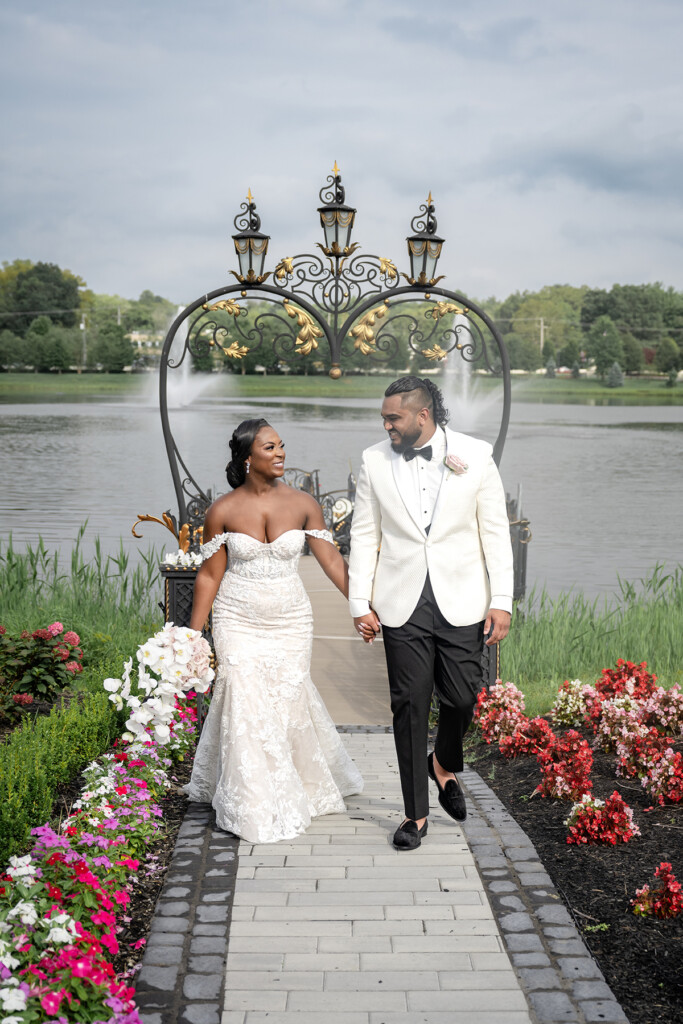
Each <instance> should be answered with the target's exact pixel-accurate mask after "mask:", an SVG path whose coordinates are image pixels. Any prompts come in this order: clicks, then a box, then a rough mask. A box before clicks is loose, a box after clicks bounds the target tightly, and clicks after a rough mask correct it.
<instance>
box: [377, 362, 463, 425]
mask: <svg viewBox="0 0 683 1024" xmlns="http://www.w3.org/2000/svg"><path fill="white" fill-rule="evenodd" d="M414 391H417V392H419V394H418V395H416V398H417V399H418V401H419V402H420V403H421V408H423V409H429V411H430V413H431V414H432V419H433V420H434V422H435V423H436V424H438V426H440V427H445V426H446V424H447V423H448V409H446V408H444V404H443V395H442V394H441V392H440V391H439V389H438V388H437V386H436V384H434V383H433V382H432V381H431V380H429V378H428V377H415V376H414V375H413V374H409V375H408V376H407V377H399V378H398V380H395V381H393V382H392V383H391V384H390V385H389V387H388V388H387V389H386V391H385V392H384V397H385V398H389V397H390V396H391V395H408V394H411V393H412V392H414ZM404 401H405V399H401V404H403V403H404Z"/></svg>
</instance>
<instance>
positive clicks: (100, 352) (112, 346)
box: [93, 323, 133, 373]
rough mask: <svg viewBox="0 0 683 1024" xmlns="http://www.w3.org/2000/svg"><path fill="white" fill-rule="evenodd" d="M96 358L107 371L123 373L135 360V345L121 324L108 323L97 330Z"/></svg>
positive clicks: (94, 348) (94, 347)
mask: <svg viewBox="0 0 683 1024" xmlns="http://www.w3.org/2000/svg"><path fill="white" fill-rule="evenodd" d="M93 350H94V358H95V360H96V361H97V362H98V363H99V364H100V365H101V366H102V369H103V370H105V371H106V372H107V373H122V372H123V368H124V366H128V365H130V363H132V361H133V346H132V345H131V343H130V339H129V338H127V337H126V332H125V331H124V329H123V327H122V326H119V324H114V323H110V324H106V325H105V326H104V327H101V328H100V330H99V331H98V332H97V338H96V340H95V344H94V346H93Z"/></svg>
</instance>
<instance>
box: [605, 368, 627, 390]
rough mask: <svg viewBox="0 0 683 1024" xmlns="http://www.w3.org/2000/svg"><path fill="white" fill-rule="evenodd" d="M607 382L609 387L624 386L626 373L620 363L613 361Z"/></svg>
mask: <svg viewBox="0 0 683 1024" xmlns="http://www.w3.org/2000/svg"><path fill="white" fill-rule="evenodd" d="M605 383H606V384H607V387H608V388H623V386H624V374H623V373H622V370H621V367H620V366H619V363H612V365H611V366H610V368H609V373H608V374H607V380H606V382H605Z"/></svg>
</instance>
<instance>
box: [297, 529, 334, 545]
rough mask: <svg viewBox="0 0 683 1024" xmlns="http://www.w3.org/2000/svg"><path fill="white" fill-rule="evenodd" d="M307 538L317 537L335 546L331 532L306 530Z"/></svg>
mask: <svg viewBox="0 0 683 1024" xmlns="http://www.w3.org/2000/svg"><path fill="white" fill-rule="evenodd" d="M304 533H305V534H306V536H307V537H316V538H317V539H318V540H326V541H327V542H328V543H329V544H334V537H333V536H332V534H331V533H330V531H329V530H304Z"/></svg>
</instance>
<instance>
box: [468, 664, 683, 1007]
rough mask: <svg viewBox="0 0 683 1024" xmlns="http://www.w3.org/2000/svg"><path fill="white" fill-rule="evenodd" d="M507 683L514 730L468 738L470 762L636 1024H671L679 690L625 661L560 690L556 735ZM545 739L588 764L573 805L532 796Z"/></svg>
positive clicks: (679, 873) (678, 932)
mask: <svg viewBox="0 0 683 1024" xmlns="http://www.w3.org/2000/svg"><path fill="white" fill-rule="evenodd" d="M507 685H508V689H507V693H508V694H509V695H510V697H511V698H512V701H511V703H512V705H513V709H514V710H515V711H516V712H517V714H516V717H517V718H518V722H517V724H516V725H515V727H514V729H513V731H512V732H511V733H509V734H508V736H507V737H504V736H503V737H501V738H499V739H498V742H497V743H494V742H488V737H487V735H486V734H485V733H484V732H482V733H480V734H476V733H475V734H474V736H473V737H472V739H471V740H470V747H469V754H468V760H469V762H470V763H471V764H472V766H473V767H474V768H475V770H477V771H478V772H479V773H480V774H481V775H482V777H483V778H484V780H485V781H487V782H488V784H489V785H490V786H491V787H492V789H493V790H494V792H495V793H496V794H497V795H498V796H499V797H500V799H501V800H502V801H503V802H504V803H505V805H506V806H507V808H508V809H509V811H510V813H511V814H512V815H513V816H514V818H515V819H516V820H517V821H518V822H519V824H520V825H521V827H522V828H524V829H525V831H526V832H527V834H528V835H529V837H530V838H531V840H532V842H533V843H534V845H535V846H536V849H537V851H538V853H539V857H540V859H541V861H542V862H543V864H544V866H545V867H546V869H547V870H548V872H549V873H550V875H551V877H552V878H553V881H554V882H555V884H556V886H557V888H558V889H559V891H560V892H561V893H563V894H564V895H565V897H566V900H567V905H568V907H569V909H570V910H571V911H572V913H573V915H574V918H575V921H576V923H577V925H578V926H579V928H580V929H581V931H582V932H583V935H584V938H585V941H586V942H587V944H588V945H589V947H590V948H591V951H592V952H593V954H594V955H595V956H596V958H597V959H598V962H599V964H600V967H601V968H602V970H603V973H604V974H605V977H606V979H607V981H608V983H609V984H610V986H611V987H612V989H613V991H614V992H615V995H616V996H617V998H618V999H619V1000H620V1001H621V1002H622V1005H623V1006H624V1009H625V1010H626V1013H627V1016H628V1018H629V1021H630V1022H631V1024H671V1022H672V1021H674V1020H678V1019H680V1008H681V1005H682V1000H683V913H682V912H681V908H682V907H683V899H681V897H680V888H678V880H680V879H681V878H682V877H683V819H682V817H681V814H682V812H683V800H682V799H681V795H682V794H681V785H680V782H681V775H682V772H683V765H682V764H681V761H682V760H683V749H682V748H683V742H682V740H681V735H682V731H683V730H682V728H681V726H682V718H681V715H680V707H681V700H682V698H681V693H680V690H679V689H678V688H677V687H673V688H671V689H670V690H664V689H663V688H662V687H660V686H658V685H657V684H656V681H655V680H654V678H653V677H652V676H649V674H648V673H647V671H646V666H644V665H632V664H630V663H627V662H621V663H620V664H618V665H617V666H616V668H615V669H612V670H607V671H605V672H603V673H602V675H601V677H600V679H599V680H598V681H597V682H596V685H595V686H590V685H586V684H583V683H582V682H581V681H580V680H573V681H572V682H566V683H565V684H564V685H563V687H562V688H561V690H560V693H559V694H558V699H557V701H556V704H555V707H554V709H553V713H552V716H551V719H552V728H551V726H550V723H548V722H546V726H545V727H543V726H540V725H539V723H538V720H533V722H530V721H529V720H528V719H525V718H524V716H523V715H521V716H520V715H519V713H518V709H519V701H518V700H517V699H515V693H514V688H512V689H510V686H511V684H507ZM501 693H502V690H501V689H499V688H496V689H495V690H494V691H493V708H492V709H491V710H493V711H494V714H493V716H491V715H490V714H489V712H488V711H487V706H486V704H487V702H486V698H485V696H482V697H481V698H480V702H479V708H478V717H479V718H480V719H483V721H484V722H485V723H488V722H490V721H491V718H493V719H496V718H497V717H498V718H499V712H498V710H496V709H497V705H498V704H499V702H500V695H501ZM603 709H605V710H604V712H603ZM620 709H621V710H620ZM622 711H623V712H624V713H623V714H622ZM548 732H550V733H551V734H553V735H554V736H555V737H556V739H557V741H558V742H559V744H560V745H562V744H565V745H567V744H569V745H574V749H575V750H576V751H580V750H586V748H588V751H589V753H590V754H591V756H592V762H593V763H592V767H591V769H590V773H588V774H587V775H586V776H585V779H586V780H587V781H588V782H590V783H591V789H590V790H589V791H587V792H584V794H583V795H582V796H581V797H580V799H578V800H575V801H574V802H573V803H572V799H571V796H570V794H569V793H563V792H562V791H561V787H560V786H558V785H557V783H555V782H553V783H552V785H553V787H554V788H555V793H554V796H552V797H547V798H546V799H540V794H539V793H537V792H536V791H537V790H538V787H539V782H540V784H541V786H542V785H543V783H544V778H543V775H542V774H541V769H542V768H543V767H544V764H543V762H544V753H545V768H546V769H550V776H551V778H552V775H553V771H552V766H551V765H550V764H549V762H548V754H547V751H548V750H549V749H550V746H551V744H548V742H547V741H548ZM572 732H573V736H571V737H570V734H571V733H572ZM531 736H533V737H535V740H534V743H533V745H532V744H531V743H528V744H527V745H526V749H527V756H524V751H525V737H531ZM539 741H540V744H539ZM584 744H585V746H583V745H584ZM543 745H545V746H544V747H543ZM534 747H535V748H536V749H534ZM539 747H540V749H539ZM511 754H514V755H515V756H510V755H511ZM564 760H565V761H566V760H569V761H571V760H572V758H571V757H570V758H569V759H567V758H565V759H564ZM561 761H562V759H559V761H558V764H561ZM618 772H619V774H617V773H618ZM555 774H557V773H555ZM559 777H560V780H561V779H562V772H560V773H559ZM615 786H616V788H615ZM562 796H567V797H569V799H561V797H562ZM655 872H656V873H657V875H656V878H655V880H654V882H653V881H652V876H653V875H655ZM662 907H667V908H668V911H669V912H670V916H666V917H665V916H663V914H661V913H660V910H661V908H662ZM634 910H636V911H637V914H638V916H636V914H635V913H634ZM643 914H645V915H647V916H642V915H643Z"/></svg>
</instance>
